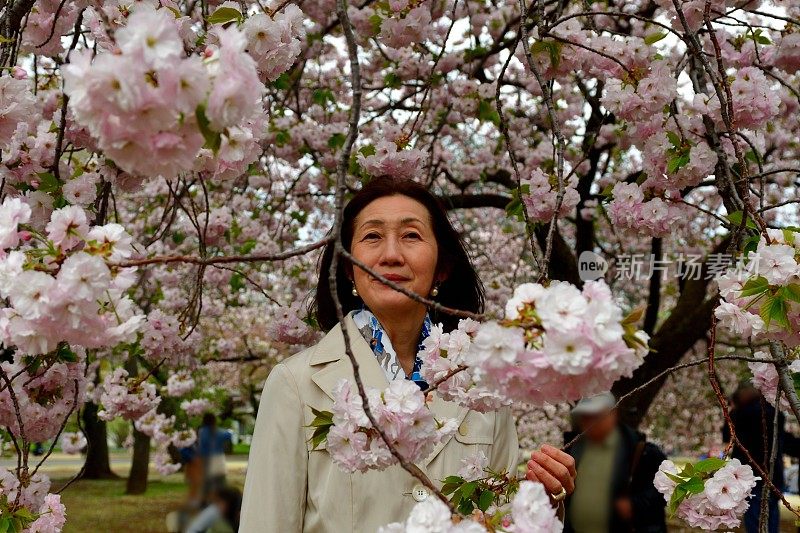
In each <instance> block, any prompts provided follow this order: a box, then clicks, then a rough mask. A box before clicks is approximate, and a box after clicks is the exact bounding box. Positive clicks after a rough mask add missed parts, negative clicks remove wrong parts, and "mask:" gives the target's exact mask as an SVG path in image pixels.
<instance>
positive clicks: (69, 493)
mask: <svg viewBox="0 0 800 533" xmlns="http://www.w3.org/2000/svg"><path fill="white" fill-rule="evenodd" d="M230 474H231V475H230V476H229V482H230V483H231V484H233V485H234V486H238V487H239V488H241V487H242V485H243V483H244V476H243V475H242V473H241V472H235V471H234V472H230ZM51 478H52V479H53V488H54V489H56V490H57V489H58V488H60V487H61V486H63V484H64V483H66V482H67V481H68V480H69V479H70V478H69V476H68V475H58V474H55V473H53V474H51ZM186 493H187V488H186V485H185V483H184V481H183V474H173V475H171V476H159V475H151V477H150V481H149V482H148V484H147V492H145V493H144V494H141V495H138V496H128V495H126V494H125V478H122V477H121V478H120V479H111V480H81V481H76V482H74V483H72V484H71V485H70V486H69V487H67V489H66V490H65V491H64V492H62V493H61V501H62V502H64V505H65V506H66V508H67V523H66V526H65V527H64V533H78V532H81V533H84V532H86V531H113V532H114V533H164V532H165V531H166V530H167V528H166V517H167V513H169V512H171V511H175V510H177V509H179V508H180V507H181V506H182V505H183V503H184V502H185V501H186Z"/></svg>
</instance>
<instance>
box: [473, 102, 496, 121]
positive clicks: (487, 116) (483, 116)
mask: <svg viewBox="0 0 800 533" xmlns="http://www.w3.org/2000/svg"><path fill="white" fill-rule="evenodd" d="M478 120H480V121H481V122H491V123H492V124H494V125H495V126H498V125H499V124H500V115H499V114H498V113H497V108H495V106H494V104H493V103H492V101H491V100H481V101H480V103H478Z"/></svg>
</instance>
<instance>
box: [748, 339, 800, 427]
mask: <svg viewBox="0 0 800 533" xmlns="http://www.w3.org/2000/svg"><path fill="white" fill-rule="evenodd" d="M754 355H755V357H756V358H758V359H769V358H770V357H769V354H768V353H767V352H765V351H757V352H755V354H754ZM747 366H748V367H749V368H750V372H752V373H753V385H754V386H755V387H756V388H757V389H758V390H760V391H761V394H763V395H764V398H765V399H766V400H767V401H768V402H769V403H771V404H772V405H775V398H776V397H777V395H778V383H779V381H780V377H779V376H778V371H777V370H776V369H775V365H774V364H772V363H755V362H752V361H751V362H749V363H747ZM789 372H790V373H792V374H794V373H796V372H800V359H795V360H794V361H792V362H791V363H790V364H789ZM780 407H781V409H783V410H784V411H787V412H788V411H790V409H791V408H790V406H789V401H788V400H787V398H786V393H785V392H781V401H780Z"/></svg>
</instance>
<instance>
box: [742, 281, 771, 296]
mask: <svg viewBox="0 0 800 533" xmlns="http://www.w3.org/2000/svg"><path fill="white" fill-rule="evenodd" d="M768 290H769V281H767V278H765V277H764V276H758V277H755V278H750V279H748V280H747V281H746V282H745V284H744V285H743V286H742V297H745V296H753V295H756V294H761V293H763V292H767V291H768Z"/></svg>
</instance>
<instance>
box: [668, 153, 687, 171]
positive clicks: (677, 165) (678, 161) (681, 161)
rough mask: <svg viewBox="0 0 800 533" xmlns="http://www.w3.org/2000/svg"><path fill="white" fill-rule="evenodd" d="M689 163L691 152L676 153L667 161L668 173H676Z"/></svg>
mask: <svg viewBox="0 0 800 533" xmlns="http://www.w3.org/2000/svg"><path fill="white" fill-rule="evenodd" d="M688 163H689V152H685V153H683V154H680V155H676V156H675V157H673V158H671V159H670V160H669V161H667V173H669V174H674V173H675V172H677V171H678V170H680V169H681V168H682V167H685V166H686V165H687V164H688Z"/></svg>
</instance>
